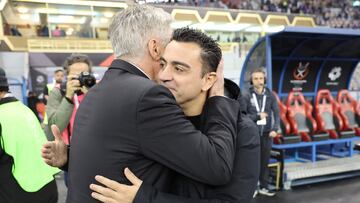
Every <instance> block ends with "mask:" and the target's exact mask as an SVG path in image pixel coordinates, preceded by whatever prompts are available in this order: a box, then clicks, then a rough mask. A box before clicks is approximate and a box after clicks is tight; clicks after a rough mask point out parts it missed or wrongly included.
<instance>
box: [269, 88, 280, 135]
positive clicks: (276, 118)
mask: <svg viewBox="0 0 360 203" xmlns="http://www.w3.org/2000/svg"><path fill="white" fill-rule="evenodd" d="M271 110H272V112H273V114H274V126H273V128H272V130H273V131H275V132H277V131H278V130H279V127H280V109H279V105H278V103H277V101H276V98H275V96H274V94H271Z"/></svg>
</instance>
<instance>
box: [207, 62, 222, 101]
mask: <svg viewBox="0 0 360 203" xmlns="http://www.w3.org/2000/svg"><path fill="white" fill-rule="evenodd" d="M224 83H225V82H224V59H223V58H222V59H221V61H220V62H219V65H218V67H217V70H216V82H215V83H214V85H213V86H212V87H211V88H210V91H209V97H213V96H224Z"/></svg>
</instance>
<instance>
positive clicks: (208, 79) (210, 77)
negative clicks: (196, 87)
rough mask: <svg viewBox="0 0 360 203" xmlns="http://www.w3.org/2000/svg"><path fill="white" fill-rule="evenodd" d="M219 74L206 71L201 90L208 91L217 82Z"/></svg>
mask: <svg viewBox="0 0 360 203" xmlns="http://www.w3.org/2000/svg"><path fill="white" fill-rule="evenodd" d="M216 80H217V75H216V73H215V72H210V73H206V74H205V75H204V77H203V85H202V88H201V90H202V91H204V92H206V91H208V90H209V89H210V88H211V87H212V86H213V85H214V83H215V82H216Z"/></svg>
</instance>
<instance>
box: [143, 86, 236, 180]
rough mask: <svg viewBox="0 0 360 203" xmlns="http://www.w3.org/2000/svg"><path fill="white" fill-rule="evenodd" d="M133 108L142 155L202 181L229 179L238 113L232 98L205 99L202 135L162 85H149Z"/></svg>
mask: <svg viewBox="0 0 360 203" xmlns="http://www.w3.org/2000/svg"><path fill="white" fill-rule="evenodd" d="M137 108H138V109H137V135H138V136H139V137H138V139H139V143H140V150H141V151H142V153H143V154H144V155H145V156H146V157H148V158H150V159H152V160H154V161H157V162H159V163H161V164H163V165H165V166H167V167H168V168H170V169H173V170H174V171H177V172H178V173H181V174H183V175H185V176H187V177H189V178H191V179H194V180H197V181H200V182H203V183H207V184H211V185H222V184H225V183H227V182H228V181H229V180H230V177H231V172H232V168H233V160H234V154H235V146H234V145H235V138H236V133H237V131H236V119H237V116H238V113H239V104H238V102H237V101H236V100H231V99H228V98H225V97H211V98H209V99H207V102H206V104H205V106H204V113H205V114H206V118H208V119H207V120H206V121H205V124H204V126H207V127H206V128H205V129H204V130H203V132H204V134H202V133H201V132H200V131H198V130H196V129H195V127H194V126H193V125H192V124H191V122H190V121H188V120H187V119H186V118H185V116H184V113H183V112H182V110H181V109H180V107H179V106H178V105H177V104H176V102H175V99H174V98H173V96H172V95H171V93H170V92H169V91H168V90H167V89H166V88H164V87H161V86H155V87H153V88H150V90H148V91H147V92H146V93H145V94H144V96H143V97H142V99H140V100H139V104H138V106H137Z"/></svg>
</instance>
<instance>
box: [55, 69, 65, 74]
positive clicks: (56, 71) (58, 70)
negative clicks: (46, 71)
mask: <svg viewBox="0 0 360 203" xmlns="http://www.w3.org/2000/svg"><path fill="white" fill-rule="evenodd" d="M58 72H64V70H62V69H57V70H55V71H54V74H56V73H58Z"/></svg>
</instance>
